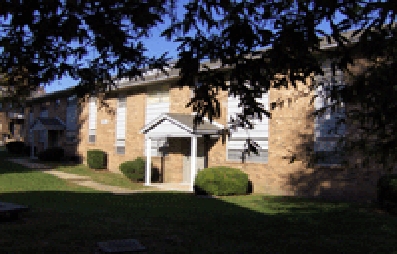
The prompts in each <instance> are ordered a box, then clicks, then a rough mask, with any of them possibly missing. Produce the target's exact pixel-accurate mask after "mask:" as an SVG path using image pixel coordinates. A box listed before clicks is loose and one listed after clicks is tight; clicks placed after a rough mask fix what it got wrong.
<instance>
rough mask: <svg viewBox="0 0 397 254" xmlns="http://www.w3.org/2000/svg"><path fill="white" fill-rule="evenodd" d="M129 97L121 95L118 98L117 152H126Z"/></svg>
mask: <svg viewBox="0 0 397 254" xmlns="http://www.w3.org/2000/svg"><path fill="white" fill-rule="evenodd" d="M126 113H127V98H126V97H125V96H121V97H119V98H118V100H117V116H116V117H117V118H116V153H117V154H124V153H125V128H126Z"/></svg>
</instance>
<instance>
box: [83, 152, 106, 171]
mask: <svg viewBox="0 0 397 254" xmlns="http://www.w3.org/2000/svg"><path fill="white" fill-rule="evenodd" d="M87 164H88V167H89V168H91V169H105V168H107V165H106V153H105V152H104V151H102V150H98V149H93V150H88V151H87Z"/></svg>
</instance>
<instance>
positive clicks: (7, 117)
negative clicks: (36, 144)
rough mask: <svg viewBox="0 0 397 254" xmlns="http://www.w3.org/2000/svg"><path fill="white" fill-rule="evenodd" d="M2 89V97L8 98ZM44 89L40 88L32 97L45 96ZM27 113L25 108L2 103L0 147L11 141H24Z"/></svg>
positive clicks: (0, 108) (0, 105)
mask: <svg viewBox="0 0 397 254" xmlns="http://www.w3.org/2000/svg"><path fill="white" fill-rule="evenodd" d="M0 89H1V92H0V94H1V95H0V96H1V97H4V96H7V92H5V91H3V90H6V89H3V87H2V88H0ZM44 93H45V91H44V88H43V87H39V88H38V89H37V90H36V91H35V92H32V93H31V97H35V96H38V95H42V94H44ZM25 128H26V125H25V113H24V107H23V106H21V107H13V105H12V104H11V103H10V102H0V135H1V136H0V145H5V144H6V143H8V142H11V141H23V138H24V134H25V131H26V130H25Z"/></svg>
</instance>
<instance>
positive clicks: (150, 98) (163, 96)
mask: <svg viewBox="0 0 397 254" xmlns="http://www.w3.org/2000/svg"><path fill="white" fill-rule="evenodd" d="M169 101H170V94H169V86H168V85H162V86H158V87H156V88H154V89H150V90H148V93H147V103H148V104H153V103H161V102H169Z"/></svg>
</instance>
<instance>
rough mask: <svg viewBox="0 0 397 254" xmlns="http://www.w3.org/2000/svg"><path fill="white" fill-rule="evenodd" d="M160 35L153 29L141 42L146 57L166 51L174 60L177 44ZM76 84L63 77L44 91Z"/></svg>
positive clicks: (156, 55) (61, 88)
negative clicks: (144, 46) (149, 35)
mask: <svg viewBox="0 0 397 254" xmlns="http://www.w3.org/2000/svg"><path fill="white" fill-rule="evenodd" d="M160 34H161V30H160V28H155V29H153V31H152V36H151V37H150V38H147V39H144V40H143V42H144V44H145V45H146V48H147V49H148V51H147V55H148V56H155V57H160V56H161V55H162V54H164V53H165V52H167V51H168V52H169V54H168V56H169V57H171V58H173V59H175V58H176V57H177V51H176V49H177V47H178V43H175V42H172V41H167V40H166V39H165V38H163V37H160ZM77 83H78V81H76V80H73V79H72V78H70V77H65V78H63V79H61V80H57V81H54V82H52V83H51V84H50V85H46V86H45V90H46V92H47V93H51V92H54V91H59V90H63V89H65V88H68V87H71V86H74V85H77Z"/></svg>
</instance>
